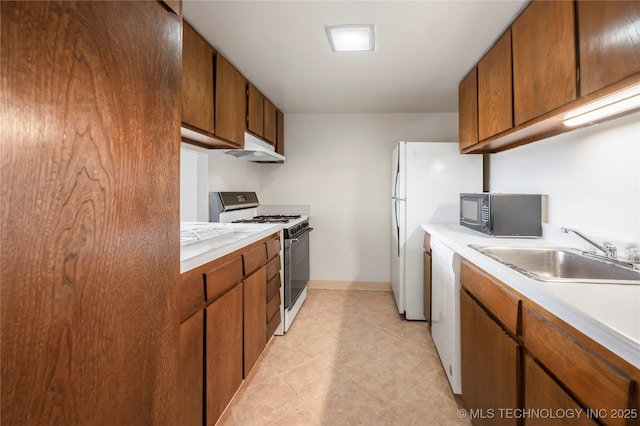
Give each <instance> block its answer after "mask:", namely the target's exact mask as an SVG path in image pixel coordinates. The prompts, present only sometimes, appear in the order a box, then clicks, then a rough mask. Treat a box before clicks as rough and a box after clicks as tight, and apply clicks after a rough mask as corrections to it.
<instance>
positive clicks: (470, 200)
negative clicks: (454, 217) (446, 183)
mask: <svg viewBox="0 0 640 426" xmlns="http://www.w3.org/2000/svg"><path fill="white" fill-rule="evenodd" d="M460 225H462V226H465V227H467V228H470V229H473V230H475V231H479V232H482V233H484V234H487V235H493V236H496V237H540V236H541V235H542V195H540V194H493V193H489V192H482V193H479V194H460Z"/></svg>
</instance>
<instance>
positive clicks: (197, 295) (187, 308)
mask: <svg viewBox="0 0 640 426" xmlns="http://www.w3.org/2000/svg"><path fill="white" fill-rule="evenodd" d="M179 300H180V322H183V321H184V320H186V319H187V318H189V317H190V316H191V315H193V314H195V313H196V312H198V311H199V310H201V309H202V308H203V307H204V278H203V276H202V275H198V276H196V277H193V278H191V279H189V280H187V281H184V282H181V283H180V296H179Z"/></svg>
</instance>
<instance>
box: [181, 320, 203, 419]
mask: <svg viewBox="0 0 640 426" xmlns="http://www.w3.org/2000/svg"><path fill="white" fill-rule="evenodd" d="M203 338H204V310H201V311H199V312H197V313H196V314H195V315H193V316H191V317H190V318H188V319H187V320H186V321H185V322H183V323H182V324H181V325H180V339H179V343H178V419H180V424H181V425H184V426H191V425H193V426H202V413H203V403H202V396H203V395H204V384H203V380H204V340H203Z"/></svg>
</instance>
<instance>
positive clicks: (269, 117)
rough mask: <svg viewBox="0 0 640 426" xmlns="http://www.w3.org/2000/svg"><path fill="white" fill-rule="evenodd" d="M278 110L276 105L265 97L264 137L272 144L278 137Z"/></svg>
mask: <svg viewBox="0 0 640 426" xmlns="http://www.w3.org/2000/svg"><path fill="white" fill-rule="evenodd" d="M276 111H277V110H276V107H275V105H273V104H272V103H271V101H270V100H269V99H267V98H264V138H265V139H266V140H267V142H269V143H270V144H271V145H275V144H276V139H277V123H276Z"/></svg>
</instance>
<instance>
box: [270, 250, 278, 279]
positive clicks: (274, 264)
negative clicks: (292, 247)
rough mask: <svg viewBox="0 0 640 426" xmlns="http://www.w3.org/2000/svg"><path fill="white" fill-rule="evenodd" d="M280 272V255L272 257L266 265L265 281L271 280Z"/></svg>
mask: <svg viewBox="0 0 640 426" xmlns="http://www.w3.org/2000/svg"><path fill="white" fill-rule="evenodd" d="M278 272H280V255H278V256H276V257H274V258H273V259H271V260H270V261H269V263H267V280H270V279H272V278H273V277H275V276H276V274H277V273H278Z"/></svg>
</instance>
